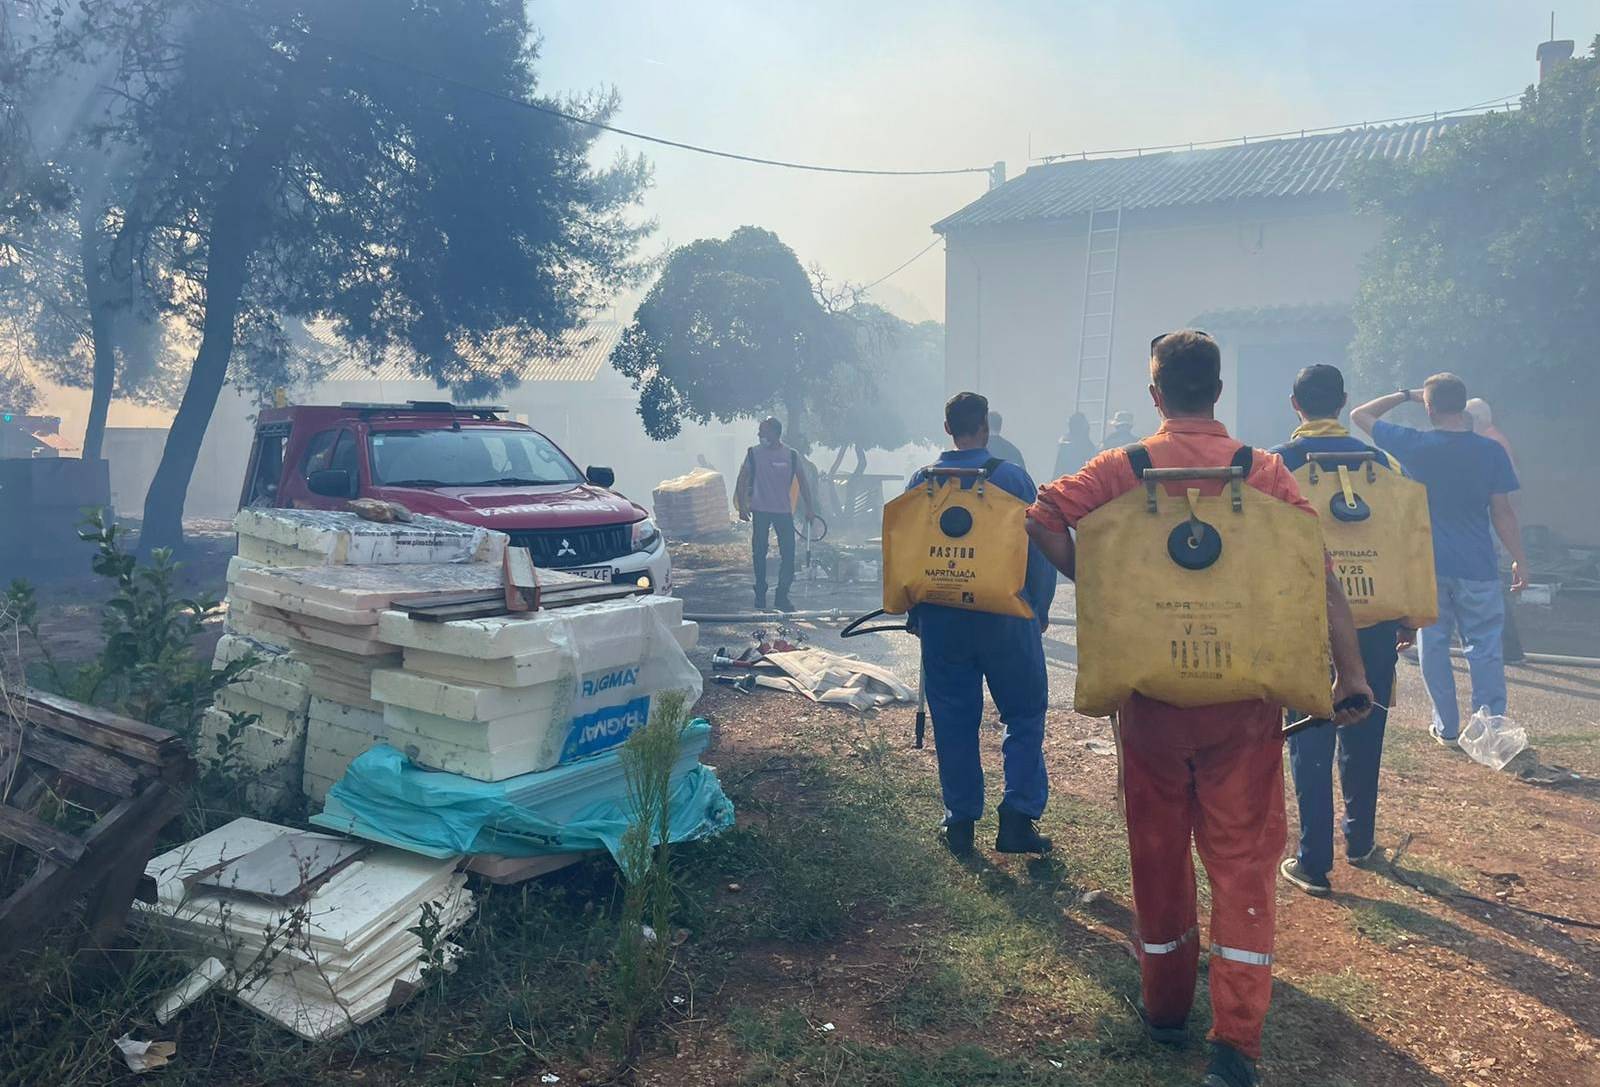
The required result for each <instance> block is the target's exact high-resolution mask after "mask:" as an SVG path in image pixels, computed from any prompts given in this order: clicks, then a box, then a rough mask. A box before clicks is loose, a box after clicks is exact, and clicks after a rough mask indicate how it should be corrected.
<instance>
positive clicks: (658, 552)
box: [239, 400, 672, 593]
mask: <svg viewBox="0 0 1600 1087" xmlns="http://www.w3.org/2000/svg"><path fill="white" fill-rule="evenodd" d="M505 410H506V409H505V408H498V407H457V406H455V405H453V404H446V403H435V402H428V401H415V400H413V401H408V402H407V403H404V404H350V403H347V404H341V405H339V406H338V407H312V406H300V405H296V406H293V407H282V408H265V409H263V410H262V411H261V414H260V415H259V417H258V418H257V420H256V434H255V445H254V448H252V450H251V452H250V462H249V466H248V468H247V469H246V471H245V483H244V491H243V493H242V494H241V495H240V498H239V502H240V505H241V506H275V507H282V508H294V509H332V510H339V509H344V508H345V506H346V504H347V503H348V502H349V501H350V500H351V499H352V498H382V499H387V500H389V501H391V502H398V503H400V504H401V505H403V506H405V507H406V508H407V509H409V510H411V511H412V512H414V513H424V514H430V515H432V516H435V517H444V518H447V519H449V520H451V521H460V522H462V523H463V524H469V525H479V526H482V527H483V528H491V529H494V530H496V531H498V532H504V533H506V534H507V535H509V536H510V537H511V543H512V545H513V546H515V547H526V548H528V549H529V550H530V551H531V552H532V553H533V561H534V564H535V565H537V566H545V567H554V568H557V569H561V570H565V571H566V572H568V573H572V574H580V575H582V576H584V577H591V578H595V579H597V580H601V581H638V580H639V579H640V578H641V577H648V578H649V579H650V585H651V587H652V588H653V589H654V590H655V591H656V592H659V593H664V592H666V591H667V589H668V587H669V584H670V581H671V575H672V562H671V559H670V558H669V557H668V556H667V549H666V543H665V541H664V540H663V539H662V538H661V533H660V532H659V531H658V530H657V528H656V525H655V522H654V521H653V520H651V518H650V517H649V515H648V514H647V513H646V511H645V510H644V509H643V508H642V507H640V506H638V505H635V504H634V503H633V502H630V501H629V500H628V499H626V498H624V497H623V496H622V495H620V494H618V493H617V492H616V491H614V490H612V487H613V486H614V485H615V483H616V475H615V473H614V472H612V470H611V469H610V468H596V467H590V468H589V469H587V470H586V471H582V472H580V471H579V470H578V467H577V465H576V464H574V463H573V461H572V459H571V458H570V457H568V456H567V455H566V454H565V453H563V452H562V451H561V449H560V448H559V447H557V446H556V444H555V443H554V442H552V441H551V440H550V439H549V438H546V437H545V436H544V435H543V434H540V433H539V432H538V431H536V430H534V429H532V428H531V427H527V426H524V425H523V424H521V423H517V422H512V421H510V420H507V419H503V418H501V416H502V415H503V414H504V413H505Z"/></svg>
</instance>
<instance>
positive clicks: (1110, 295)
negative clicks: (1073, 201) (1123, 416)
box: [1072, 204, 1122, 445]
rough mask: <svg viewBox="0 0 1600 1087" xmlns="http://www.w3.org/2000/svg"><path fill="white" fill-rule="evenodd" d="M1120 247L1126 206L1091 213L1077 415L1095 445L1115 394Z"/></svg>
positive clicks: (1086, 242)
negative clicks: (1083, 419)
mask: <svg viewBox="0 0 1600 1087" xmlns="http://www.w3.org/2000/svg"><path fill="white" fill-rule="evenodd" d="M1121 244H1122V205H1121V204H1118V205H1116V206H1115V207H1110V208H1099V209H1097V210H1094V211H1091V212H1090V213H1089V229H1088V233H1087V234H1086V235H1085V237H1084V260H1083V307H1082V309H1081V310H1080V312H1081V313H1082V314H1083V320H1082V322H1081V324H1080V326H1079V332H1078V370H1077V376H1076V381H1077V391H1076V393H1075V395H1074V396H1073V399H1072V404H1073V409H1072V410H1074V411H1081V412H1083V414H1084V415H1085V416H1086V417H1087V418H1088V420H1089V434H1090V437H1092V438H1093V439H1094V442H1095V444H1096V445H1099V444H1100V442H1102V441H1104V440H1105V432H1106V415H1107V407H1108V405H1107V398H1108V397H1109V396H1110V392H1111V333H1112V330H1113V328H1114V327H1115V325H1116V320H1117V261H1118V255H1119V254H1118V251H1119V249H1120V247H1121Z"/></svg>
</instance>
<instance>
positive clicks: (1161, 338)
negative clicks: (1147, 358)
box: [1150, 328, 1212, 355]
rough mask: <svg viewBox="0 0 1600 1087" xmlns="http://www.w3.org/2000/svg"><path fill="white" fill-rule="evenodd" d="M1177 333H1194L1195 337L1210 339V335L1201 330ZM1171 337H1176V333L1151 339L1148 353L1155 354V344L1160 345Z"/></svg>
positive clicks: (1185, 330)
mask: <svg viewBox="0 0 1600 1087" xmlns="http://www.w3.org/2000/svg"><path fill="white" fill-rule="evenodd" d="M1177 331H1182V332H1193V333H1195V334H1197V335H1200V336H1204V337H1205V338H1206V339H1208V340H1209V339H1211V338H1212V337H1211V333H1209V332H1205V331H1202V330H1201V329H1198V328H1185V329H1180V330H1177ZM1173 335H1176V332H1163V333H1161V334H1160V335H1159V336H1156V337H1154V338H1153V339H1151V341H1150V353H1151V354H1152V355H1153V354H1155V350H1156V344H1158V343H1160V342H1161V341H1162V340H1164V339H1166V338H1167V337H1168V336H1173Z"/></svg>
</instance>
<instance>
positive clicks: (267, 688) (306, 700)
mask: <svg viewBox="0 0 1600 1087" xmlns="http://www.w3.org/2000/svg"><path fill="white" fill-rule="evenodd" d="M305 672H306V677H305V679H292V678H289V677H287V676H282V675H274V674H273V673H272V672H270V671H268V670H267V666H265V665H258V666H256V667H255V668H251V669H250V670H249V671H246V672H243V673H240V675H239V676H238V678H236V679H235V680H234V681H233V682H232V683H230V684H228V686H227V687H226V688H225V690H227V691H230V692H237V693H238V694H240V695H242V696H243V697H245V698H248V699H252V700H253V701H256V702H259V703H262V704H264V705H267V706H276V707H278V708H279V709H283V710H287V711H289V712H290V713H296V714H303V713H305V712H306V707H307V706H308V705H309V704H310V702H311V689H310V688H309V687H307V686H306V683H307V682H308V681H309V680H310V678H311V676H310V669H309V668H308V669H305Z"/></svg>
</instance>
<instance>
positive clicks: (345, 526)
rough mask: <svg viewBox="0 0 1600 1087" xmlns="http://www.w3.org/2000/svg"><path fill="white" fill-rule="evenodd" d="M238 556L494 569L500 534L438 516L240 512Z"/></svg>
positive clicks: (503, 540) (502, 542)
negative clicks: (393, 519) (402, 518)
mask: <svg viewBox="0 0 1600 1087" xmlns="http://www.w3.org/2000/svg"><path fill="white" fill-rule="evenodd" d="M233 527H234V531H236V532H237V533H238V534H239V556H240V557H241V558H244V559H248V560H250V561H252V562H258V563H262V564H264V565H269V566H312V565H324V564H327V565H334V566H343V565H352V566H368V565H392V564H396V563H489V564H494V565H498V564H499V562H500V559H501V556H502V555H504V554H505V549H506V544H507V542H508V540H509V537H507V536H506V534H505V533H503V532H493V531H491V530H489V529H485V528H476V527H474V526H472V525H463V524H460V523H458V522H456V521H446V520H443V519H442V518H438V517H416V518H414V519H412V520H411V521H407V522H403V523H388V522H376V521H365V520H362V519H361V518H360V517H358V516H356V515H355V514H353V513H338V512H334V511H332V510H280V509H244V510H240V511H239V514H238V516H237V517H235V518H234V522H233Z"/></svg>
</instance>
